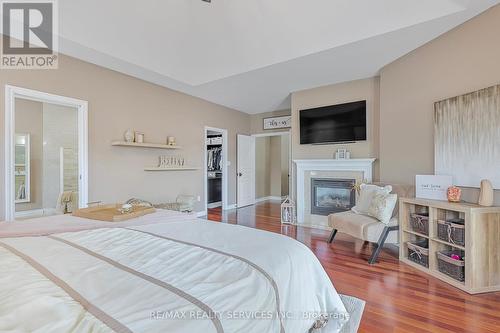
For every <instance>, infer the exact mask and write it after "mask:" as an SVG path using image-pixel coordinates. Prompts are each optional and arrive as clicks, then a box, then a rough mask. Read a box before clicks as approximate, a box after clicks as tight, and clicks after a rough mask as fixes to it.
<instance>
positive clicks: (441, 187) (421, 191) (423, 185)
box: [415, 175, 453, 200]
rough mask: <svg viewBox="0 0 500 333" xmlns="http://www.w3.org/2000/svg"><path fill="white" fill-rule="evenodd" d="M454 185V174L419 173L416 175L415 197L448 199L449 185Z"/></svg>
mask: <svg viewBox="0 0 500 333" xmlns="http://www.w3.org/2000/svg"><path fill="white" fill-rule="evenodd" d="M452 185H453V177H452V176H433V175H417V176H416V177H415V190H416V193H415V197H416V198H422V199H433V200H447V191H448V187H450V186H452Z"/></svg>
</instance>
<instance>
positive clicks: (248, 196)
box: [237, 134, 255, 207]
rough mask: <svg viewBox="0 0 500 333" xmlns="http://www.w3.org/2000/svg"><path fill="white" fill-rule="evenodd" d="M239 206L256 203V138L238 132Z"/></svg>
mask: <svg viewBox="0 0 500 333" xmlns="http://www.w3.org/2000/svg"><path fill="white" fill-rule="evenodd" d="M237 154H238V165H237V177H238V195H237V205H238V207H244V206H249V205H253V204H254V203H255V138H254V137H253V136H248V135H241V134H238V151H237Z"/></svg>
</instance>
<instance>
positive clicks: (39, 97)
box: [4, 85, 88, 221]
mask: <svg viewBox="0 0 500 333" xmlns="http://www.w3.org/2000/svg"><path fill="white" fill-rule="evenodd" d="M16 98H22V99H27V100H31V101H36V102H42V103H52V104H57V105H64V106H69V107H73V108H76V109H77V110H78V173H79V183H78V186H79V193H78V197H79V206H80V207H86V206H87V203H88V102H87V101H84V100H80V99H75V98H70V97H65V96H59V95H54V94H50V93H46V92H42V91H37V90H32V89H27V88H21V87H16V86H11V85H5V175H4V177H5V202H4V204H5V220H6V221H13V220H14V213H15V203H14V187H15V185H14V184H15V183H14V161H15V156H14V151H15V149H14V143H15V138H14V135H15V132H16V131H15V128H16V126H15V99H16Z"/></svg>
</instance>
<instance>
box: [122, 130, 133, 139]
mask: <svg viewBox="0 0 500 333" xmlns="http://www.w3.org/2000/svg"><path fill="white" fill-rule="evenodd" d="M123 138H124V139H125V142H134V138H135V136H134V131H132V130H131V129H130V128H129V129H127V130H126V131H125V133H123Z"/></svg>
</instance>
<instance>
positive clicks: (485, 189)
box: [478, 179, 493, 207]
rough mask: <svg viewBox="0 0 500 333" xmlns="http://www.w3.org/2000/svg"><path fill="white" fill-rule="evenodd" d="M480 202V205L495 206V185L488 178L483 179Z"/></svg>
mask: <svg viewBox="0 0 500 333" xmlns="http://www.w3.org/2000/svg"><path fill="white" fill-rule="evenodd" d="M478 203H479V205H480V206H485V207H490V206H493V185H491V182H490V181H489V180H487V179H483V180H481V192H480V193H479V202H478Z"/></svg>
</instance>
